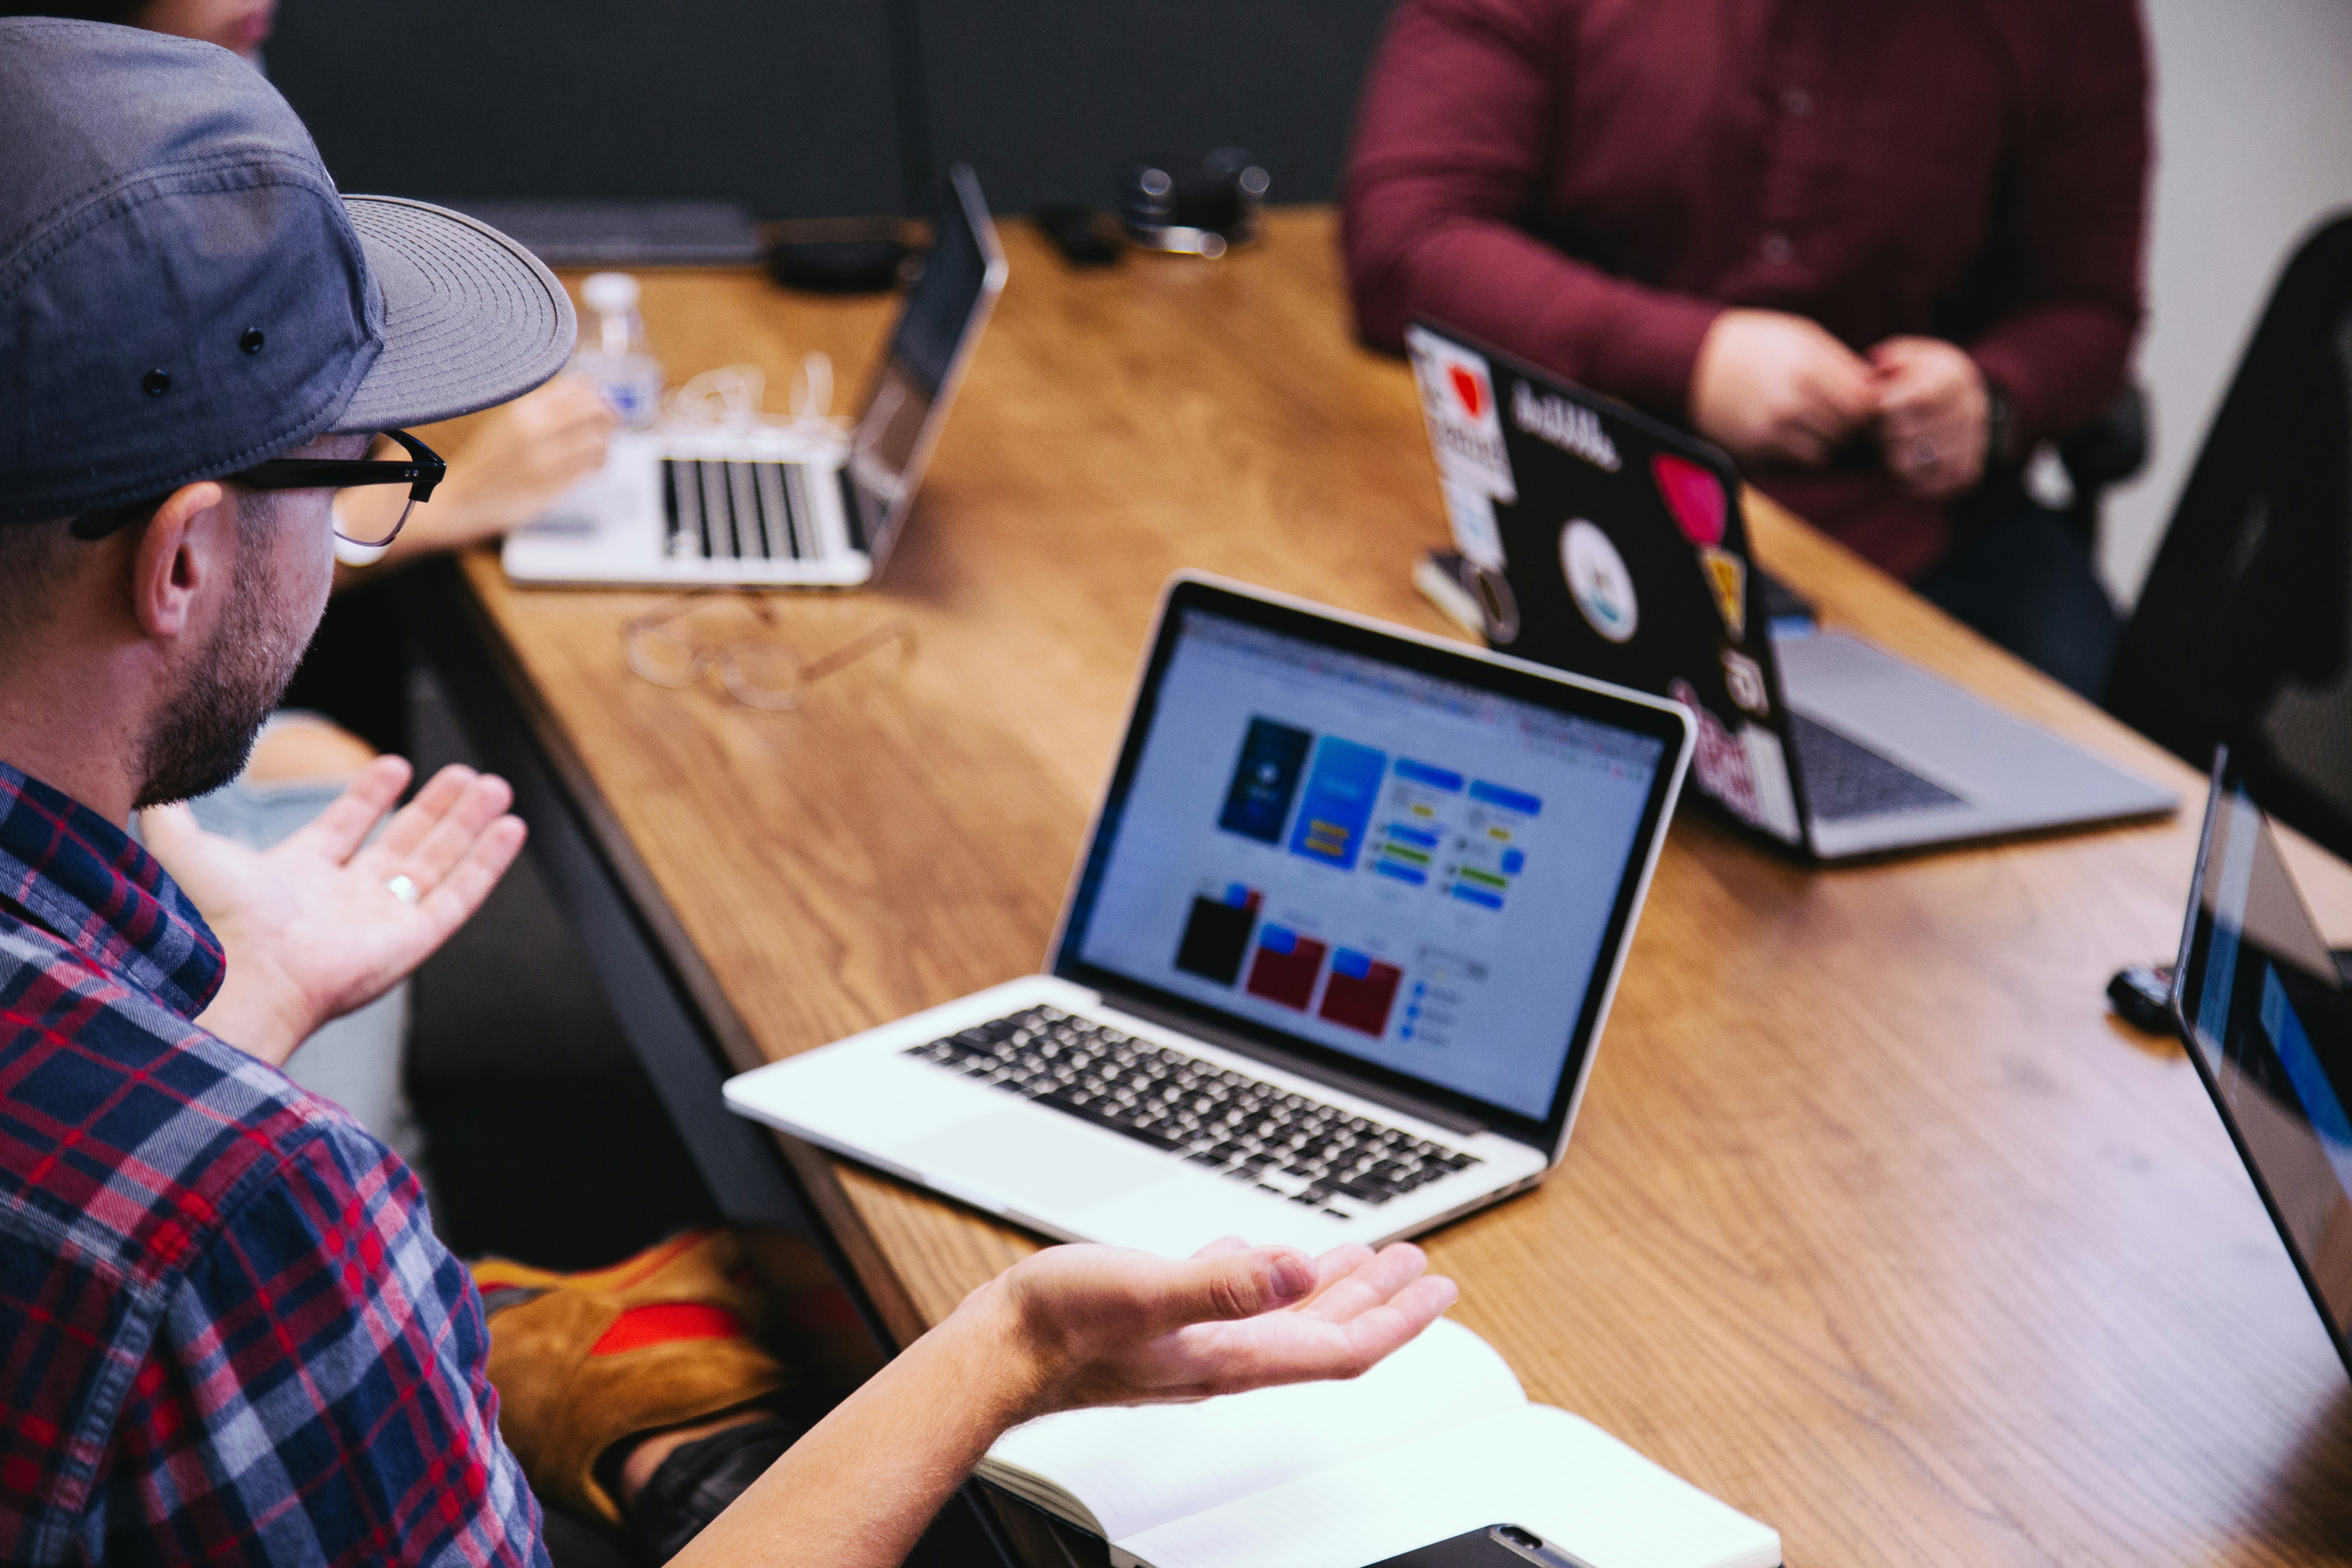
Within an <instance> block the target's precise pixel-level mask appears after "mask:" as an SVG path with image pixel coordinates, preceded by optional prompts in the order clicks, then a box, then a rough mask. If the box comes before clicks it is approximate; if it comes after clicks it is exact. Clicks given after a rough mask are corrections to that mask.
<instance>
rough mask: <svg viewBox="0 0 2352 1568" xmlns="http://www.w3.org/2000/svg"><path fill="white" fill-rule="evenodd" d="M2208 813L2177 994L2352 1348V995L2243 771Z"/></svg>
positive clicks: (2233, 1119) (2225, 1106)
mask: <svg viewBox="0 0 2352 1568" xmlns="http://www.w3.org/2000/svg"><path fill="white" fill-rule="evenodd" d="M2213 795H2214V800H2213V804H2212V805H2210V807H2209V809H2208V816H2207V822H2206V830H2205V847H2204V851H2203V854H2202V855H2201V857H2200V860H2199V864H2198V874H2197V894H2196V900H2195V902H2194V903H2193V904H2192V905H2191V906H2190V909H2189V929H2188V931H2187V933H2186V940H2185V942H2184V944H2183V952H2182V955H2181V963H2180V968H2179V979H2178V980H2177V982H2176V994H2177V996H2178V999H2179V1005H2180V1012H2181V1020H2182V1022H2183V1024H2184V1025H2185V1026H2186V1028H2187V1034H2188V1037H2189V1042H2190V1047H2191V1050H2192V1053H2193V1054H2194V1056H2195V1057H2196V1058H2197V1065H2198V1067H2199V1068H2200V1076H2201V1077H2202V1078H2203V1079H2205V1083H2206V1087H2207V1089H2210V1091H2211V1093H2212V1096H2213V1103H2214V1105H2215V1107H2216V1108H2217V1109H2219V1110H2220V1111H2221V1118H2222V1120H2223V1121H2226V1122H2227V1123H2228V1124H2229V1126H2230V1130H2231V1134H2232V1135H2233V1136H2234V1137H2235V1138H2236V1140H2237V1143H2238V1148H2239V1152H2241V1153H2242V1155H2243V1156H2244V1158H2245V1162H2246V1166H2247V1169H2248V1170H2249V1171H2250V1172H2252V1174H2253V1177H2254V1181H2255V1184H2257V1185H2258V1186H2259V1187H2261V1188H2262V1190H2263V1196H2264V1198H2265V1199H2267V1200H2268V1202H2269V1204H2270V1206H2271V1215H2272V1217H2273V1219H2274V1220H2276V1221H2277V1223H2278V1227H2279V1230H2280V1232H2281V1234H2282V1235H2283V1236H2284V1237H2285V1238H2286V1242H2287V1247H2288V1250H2289V1251H2290V1252H2292V1253H2293V1254H2294V1258H2295V1262H2296V1264H2297V1266H2298V1267H2299V1268H2301V1269H2302V1270H2303V1274H2304V1279H2305V1283H2306V1284H2307V1285H2308V1286H2309V1287H2310V1289H2311V1294H2312V1297H2313V1299H2314V1300H2315V1301H2316V1302H2317V1303H2318V1306H2319V1310H2320V1312H2321V1315H2322V1316H2323V1317H2324V1318H2325V1319H2326V1322H2327V1326H2328V1328H2329V1330H2330V1331H2332V1333H2333V1334H2334V1336H2335V1339H2336V1345H2337V1347H2338V1349H2339V1351H2343V1352H2345V1353H2346V1354H2347V1358H2352V996H2347V995H2346V994H2345V991H2344V987H2343V984H2342V982H2341V980H2340V979H2339V977H2338V973H2337V969H2336V961H2335V958H2334V956H2333V955H2332V954H2331V953H2330V952H2329V951H2328V947H2327V943H2326V941H2325V940H2324V939H2323V938H2322V937H2321V936H2320V933H2319V930H2318V928H2317V926H2316V925H2315V924H2314V923H2313V921H2312V918H2311V915H2310V912H2309V911H2308V910H2306V909H2305V906H2304V902H2303V898H2302V895H2301V894H2300V893H2299V892H2298V891H2297V890H2296V889H2295V885H2294V879H2293V877H2292V876H2291V875H2290V874H2289V873H2288V870H2287V868H2286V863H2285V862H2284V860H2283V859H2282V858H2280V856H2279V848H2278V844H2277V841H2276V840H2275V838H2274V837H2273V836H2272V833H2271V828H2270V824H2269V822H2268V821H2267V820H2266V819H2265V818H2264V817H2263V813H2262V812H2261V811H2260V810H2259V809H2258V808H2257V807H2256V806H2255V805H2254V803H2253V802H2252V800H2251V799H2249V798H2248V797H2247V795H2246V794H2245V792H2244V790H2243V789H2242V788H2241V787H2239V786H2238V784H2237V783H2236V781H2235V780H2233V779H2226V778H2225V779H2221V780H2217V782H2216V784H2215V785H2214V791H2213Z"/></svg>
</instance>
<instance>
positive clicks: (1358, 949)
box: [1063, 594, 1681, 1123]
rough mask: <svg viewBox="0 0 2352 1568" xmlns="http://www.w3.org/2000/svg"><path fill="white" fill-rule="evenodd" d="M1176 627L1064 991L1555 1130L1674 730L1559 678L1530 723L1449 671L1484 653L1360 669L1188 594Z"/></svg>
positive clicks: (1174, 613) (1361, 661)
mask: <svg viewBox="0 0 2352 1568" xmlns="http://www.w3.org/2000/svg"><path fill="white" fill-rule="evenodd" d="M1302 619H1311V618H1310V617H1302ZM1170 623H1171V624H1170V625H1169V626H1166V627H1164V628H1163V632H1162V638H1161V647H1160V650H1159V657H1158V658H1157V659H1156V660H1155V666H1154V670H1153V672H1152V674H1151V675H1150V677H1149V679H1148V685H1147V689H1146V694H1145V697H1144V698H1143V699H1142V700H1139V706H1138V710H1137V715H1136V718H1135V721H1134V724H1135V726H1136V728H1137V730H1138V731H1140V733H1139V734H1137V733H1132V732H1131V733H1130V736H1129V743H1128V757H1127V759H1125V760H1124V761H1123V763H1122V777H1121V778H1120V779H1119V780H1118V781H1117V782H1115V784H1114V786H1113V791H1112V794H1111V796H1110V798H1109V799H1108V802H1107V803H1106V805H1105V808H1104V816H1103V820H1102V823H1101V825H1100V826H1099V827H1098V829H1097V842H1096V844H1095V846H1094V847H1093V849H1092V851H1091V853H1090V857H1089V864H1088V868H1087V873H1086V875H1085V876H1084V878H1083V879H1082V882H1081V887H1080V890H1079V894H1078V897H1077V898H1076V900H1074V904H1073V910H1072V914H1071V918H1070V921H1069V923H1068V926H1067V928H1066V932H1065V938H1064V943H1063V955H1064V958H1065V961H1066V964H1065V973H1071V970H1070V969H1069V967H1068V964H1067V961H1070V960H1075V961H1076V965H1077V970H1078V972H1077V973H1073V977H1074V978H1080V979H1088V978H1092V977H1095V976H1099V975H1110V976H1116V977H1118V979H1119V980H1121V981H1123V982H1125V983H1127V984H1129V985H1131V986H1139V987H1142V988H1144V989H1145V990H1147V991H1148V992H1150V993H1151V994H1156V995H1159V996H1162V997H1172V998H1176V999H1180V1000H1181V1001H1182V1002H1183V1003H1186V1004H1190V1005H1191V1006H1192V1010H1194V1011H1196V1012H1200V1013H1204V1014H1211V1015H1215V1016H1221V1017H1223V1018H1224V1019H1227V1020H1237V1021H1239V1022H1241V1023H1243V1024H1244V1025H1246V1026H1249V1028H1248V1029H1247V1030H1246V1031H1245V1032H1250V1033H1255V1034H1258V1035H1260V1036H1261V1037H1269V1036H1270V1037H1277V1038H1279V1039H1281V1040H1283V1041H1284V1042H1286V1043H1302V1044H1305V1045H1307V1046H1308V1047H1314V1048H1315V1049H1316V1050H1317V1051H1318V1052H1319V1053H1321V1054H1323V1055H1324V1056H1325V1057H1326V1058H1338V1059H1339V1062H1340V1063H1343V1064H1344V1065H1347V1066H1349V1067H1352V1068H1361V1069H1370V1073H1369V1076H1370V1077H1372V1078H1374V1079H1391V1080H1404V1081H1407V1082H1410V1083H1412V1084H1415V1085H1425V1086H1430V1087H1433V1088H1435V1089H1439V1090H1442V1091H1444V1093H1445V1094H1446V1095H1447V1096H1448V1097H1450V1098H1454V1099H1458V1100H1462V1101H1465V1102H1468V1103H1469V1104H1472V1105H1475V1106H1477V1107H1481V1108H1487V1109H1490V1110H1501V1111H1504V1112H1507V1113H1508V1114H1509V1115H1511V1116H1514V1117H1517V1118H1523V1119H1525V1120H1527V1121H1532V1122H1538V1123H1540V1122H1544V1121H1548V1120H1549V1119H1551V1117H1552V1114H1553V1112H1555V1111H1556V1110H1564V1098H1563V1097H1564V1096H1565V1094H1566V1092H1567V1090H1568V1089H1570V1088H1572V1087H1573V1085H1572V1083H1571V1082H1569V1081H1568V1080H1569V1079H1570V1065H1571V1064H1570V1053H1571V1052H1572V1051H1574V1050H1576V1049H1577V1048H1578V1047H1579V1046H1580V1042H1581V1041H1582V1040H1583V1039H1584V1038H1585V1037H1586V1036H1585V1031H1586V1030H1588V1029H1589V1028H1590V1027H1591V1026H1592V1025H1591V1019H1592V1018H1593V1017H1594V1010H1593V1009H1591V1008H1589V1007H1588V1003H1589V1002H1591V1001H1593V1000H1595V999H1596V998H1597V996H1598V994H1599V993H1600V991H1601V989H1603V988H1604V987H1605V985H1606V984H1607V982H1608V980H1609V978H1610V976H1611V973H1612V972H1613V969H1614V956H1615V951H1616V932H1617V931H1619V930H1620V929H1622V921H1623V917H1624V911H1625V905H1626V902H1627V899H1628V895H1629V892H1630V891H1631V890H1632V889H1633V887H1634V886H1635V884H1636V883H1637V882H1638V879H1639V878H1640V876H1641V873H1642V870H1643V867H1644V865H1645V864H1646V862H1647V859H1648V853H1647V851H1648V848H1649V835H1648V831H1647V829H1648V826H1649V824H1650V823H1651V822H1652V821H1653V820H1654V817H1655V816H1656V814H1657V813H1658V811H1659V810H1660V805H1661V800H1660V797H1661V795H1663V794H1664V785H1665V784H1667V783H1668V782H1669V781H1668V780H1667V779H1665V778H1662V776H1661V774H1662V773H1671V771H1672V770H1673V768H1674V765H1675V760H1676V757H1677V754H1678V749H1679V746H1680V743H1681V742H1680V727H1679V725H1678V723H1677V721H1675V719H1674V717H1673V716H1672V715H1662V714H1658V713H1656V712H1655V710H1651V709H1649V708H1647V707H1644V706H1641V705H1636V704H1634V703H1632V702H1628V701H1624V700H1608V699H1604V700H1602V702H1601V709H1602V710H1603V711H1606V710H1608V709H1611V708H1614V709H1618V710H1623V711H1624V712H1625V713H1626V714H1628V715H1630V716H1633V720H1632V721H1631V722H1628V721H1618V722H1611V721H1608V720H1606V719H1602V718H1596V717H1591V716H1587V715H1586V714H1584V713H1580V712H1578V711H1574V710H1569V709H1564V708H1563V706H1561V698H1560V697H1559V696H1556V695H1552V692H1559V693H1564V694H1572V695H1574V696H1576V697H1581V698H1584V699H1585V700H1587V701H1588V702H1589V701H1590V700H1591V694H1590V693H1587V692H1583V691H1581V690H1580V689H1575V688H1570V687H1565V686H1561V685H1559V684H1558V683H1553V682H1548V681H1542V680H1540V679H1537V680H1535V681H1532V682H1530V685H1531V686H1532V687H1533V688H1534V689H1536V691H1537V693H1538V694H1539V695H1540V696H1542V697H1547V698H1549V700H1532V699H1530V698H1529V697H1524V696H1520V695H1517V694H1514V693H1513V692H1510V691H1507V690H1498V689H1496V688H1495V687H1494V686H1493V685H1491V684H1486V683H1484V682H1478V683H1474V682H1473V681H1471V680H1465V679H1460V678H1459V677H1458V676H1455V675H1453V674H1450V673H1445V672H1444V670H1445V668H1446V666H1447V664H1448V663H1449V662H1450V663H1451V664H1452V665H1454V666H1455V667H1459V668H1466V669H1468V670H1471V671H1475V672H1478V673H1480V674H1486V673H1488V672H1489V671H1490V669H1491V667H1488V666H1486V665H1485V664H1483V663H1481V662H1479V661H1474V660H1472V659H1470V658H1465V657H1462V656H1449V655H1446V654H1444V653H1443V652H1441V651H1438V650H1433V649H1423V648H1421V647H1419V645H1412V644H1404V643H1402V640H1401V639H1377V640H1375V641H1373V642H1372V643H1371V644H1370V648H1371V651H1357V650H1355V649H1351V648H1349V647H1340V646H1334V645H1333V644H1332V643H1331V642H1330V641H1329V640H1328V639H1327V638H1322V637H1308V636H1299V635H1295V634H1292V633H1288V632H1286V631H1285V630H1283V629H1280V628H1279V627H1278V626H1268V625H1265V624H1253V623H1252V622H1251V621H1247V620H1244V619H1239V618H1234V617H1233V616H1226V615H1221V614H1218V613H1216V612H1215V611H1214V610H1213V609H1211V608H1207V607H1197V606H1196V607H1187V606H1186V605H1184V604H1183V601H1182V598H1181V594H1180V597H1179V599H1178V601H1177V603H1176V604H1175V605H1173V606H1172V607H1171V613H1170ZM1381 642H1387V643H1388V644H1389V645H1390V646H1391V647H1402V648H1412V649H1413V650H1414V651H1415V652H1416V653H1422V654H1425V655H1426V656H1427V657H1428V658H1429V659H1430V660H1431V661H1432V662H1434V663H1435V664H1437V666H1438V668H1437V669H1435V670H1431V669H1423V668H1412V667H1411V666H1409V665H1407V664H1404V663H1401V662H1399V661H1398V660H1397V659H1396V658H1394V657H1383V656H1382V655H1381V652H1380V651H1378V649H1379V647H1380V644H1381ZM1520 679H1527V678H1525V677H1521V678H1520ZM1545 688H1550V689H1551V691H1550V692H1547V691H1545ZM1087 971H1092V972H1095V976H1089V975H1088V974H1087V973H1085V972H1087ZM1097 983H1098V982H1097Z"/></svg>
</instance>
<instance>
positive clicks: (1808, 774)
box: [1789, 709, 1966, 822]
mask: <svg viewBox="0 0 2352 1568" xmlns="http://www.w3.org/2000/svg"><path fill="white" fill-rule="evenodd" d="M1789 732H1790V739H1791V740H1793V741H1795V742H1796V744H1797V766H1798V768H1799V769H1800V770H1801V777H1802V778H1803V779H1804V783H1805V809H1806V810H1807V811H1809V812H1811V814H1812V816H1813V819H1814V820H1815V821H1817V822H1848V821H1852V820H1853V819H1854V818H1856V817H1862V816H1889V815H1891V814H1892V813H1895V812H1898V811H1916V810H1919V809H1921V808H1923V807H1926V806H1932V805H1964V804H1966V803H1965V802H1963V801H1962V800H1961V799H1960V797H1959V796H1958V795H1954V794H1953V793H1952V792H1951V791H1950V790H1948V789H1946V788H1944V787H1943V786H1942V785H1940V784H1933V783H1931V782H1929V781H1928V780H1927V779H1923V778H1921V777H1920V776H1919V775H1918V774H1917V773H1913V772H1912V771H1911V770H1910V769H1908V768H1906V767H1905V766H1904V765H1903V764H1902V763H1897V762H1894V761H1891V760H1889V759H1888V758H1885V757H1882V756H1880V755H1879V754H1878V753H1877V752H1874V751H1872V750H1871V749H1870V748H1869V747H1868V746H1865V745H1864V744H1863V743H1862V742H1859V741H1856V740H1853V739H1851V738H1849V737H1847V736H1844V735H1841V734H1840V733H1838V732H1837V731H1835V730H1832V729H1831V728H1830V727H1829V726H1828V725H1826V724H1817V723H1815V722H1814V721H1812V720H1811V719H1808V718H1806V717H1805V716H1804V715H1803V714H1802V713H1800V712H1798V711H1796V710H1794V709H1790V710H1789Z"/></svg>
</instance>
